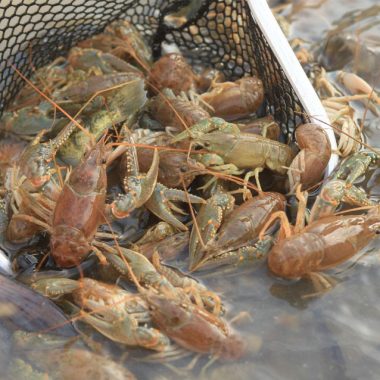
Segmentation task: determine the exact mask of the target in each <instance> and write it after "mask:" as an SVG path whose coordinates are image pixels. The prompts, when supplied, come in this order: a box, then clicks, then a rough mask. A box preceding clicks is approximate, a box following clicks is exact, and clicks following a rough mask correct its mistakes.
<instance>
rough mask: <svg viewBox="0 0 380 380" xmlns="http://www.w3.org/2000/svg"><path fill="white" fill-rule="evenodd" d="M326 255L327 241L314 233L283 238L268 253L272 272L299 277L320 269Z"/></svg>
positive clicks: (289, 276)
mask: <svg viewBox="0 0 380 380" xmlns="http://www.w3.org/2000/svg"><path fill="white" fill-rule="evenodd" d="M324 256H325V243H324V241H323V239H322V238H321V237H319V236H318V235H316V234H313V233H308V232H306V233H303V234H300V235H294V236H292V237H290V238H287V239H284V240H281V241H280V242H279V243H278V244H277V245H275V246H274V247H273V249H272V250H271V252H270V253H269V255H268V266H269V269H270V270H271V272H272V273H273V274H275V275H277V276H280V277H283V278H290V279H291V278H299V277H303V276H305V275H307V274H309V273H312V272H315V271H317V270H318V269H319V264H320V263H321V262H322V260H323V258H324Z"/></svg>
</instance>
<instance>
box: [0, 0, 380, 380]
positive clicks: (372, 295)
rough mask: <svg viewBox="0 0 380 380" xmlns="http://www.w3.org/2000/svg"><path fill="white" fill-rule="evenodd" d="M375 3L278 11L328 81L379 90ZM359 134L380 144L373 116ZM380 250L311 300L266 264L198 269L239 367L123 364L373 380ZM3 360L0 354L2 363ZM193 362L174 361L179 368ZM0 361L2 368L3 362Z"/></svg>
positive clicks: (308, 4) (372, 184)
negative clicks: (355, 76) (235, 342)
mask: <svg viewBox="0 0 380 380" xmlns="http://www.w3.org/2000/svg"><path fill="white" fill-rule="evenodd" d="M272 3H273V4H274V3H276V2H275V1H273V2H272ZM277 3H281V2H277ZM318 3H320V4H319V5H318V6H316V5H317V4H318ZM377 4H378V0H361V1H357V0H327V1H316V0H315V1H306V0H305V1H303V0H298V1H294V2H293V5H292V6H288V7H285V9H284V11H283V14H284V15H286V16H287V17H289V19H290V20H291V30H290V37H291V38H293V37H298V38H301V39H303V40H306V41H307V46H309V48H310V49H312V50H313V51H315V52H316V54H317V55H318V59H319V61H320V62H323V63H324V64H325V65H326V66H327V67H329V68H330V70H331V71H332V72H331V74H330V77H331V78H334V71H333V70H341V69H347V70H349V71H352V70H354V71H355V72H358V73H359V74H360V75H362V76H363V77H365V78H366V79H367V80H368V81H369V83H370V84H371V85H373V86H375V87H376V88H378V89H379V88H380V79H379V78H380V6H379V5H377ZM314 5H315V6H314ZM359 29H360V30H361V32H360V33H358V32H357V31H358V30H359ZM338 37H339V38H338ZM358 44H359V45H358ZM355 107H356V110H357V115H358V118H361V117H362V115H363V113H364V108H363V106H362V105H361V104H359V103H358V104H356V105H355ZM365 135H366V138H367V142H369V143H370V144H371V145H373V146H379V145H380V143H379V141H380V140H379V138H380V121H379V117H377V116H376V115H373V114H371V113H368V114H367V119H366V121H365ZM367 186H368V190H369V191H370V193H371V195H372V196H373V197H374V198H377V199H378V198H379V197H380V170H377V171H375V172H373V173H371V176H370V178H369V180H368V184H367ZM379 248H380V242H378V243H377V244H376V243H371V244H370V245H369V247H368V248H367V249H366V250H365V251H364V252H361V254H360V255H358V257H356V258H355V259H354V260H352V261H351V262H349V263H347V264H345V265H344V266H343V267H339V268H336V269H334V270H332V271H331V272H330V274H331V276H332V277H333V278H334V279H335V281H336V282H337V285H336V286H335V288H334V289H333V290H332V291H330V292H328V293H326V294H324V295H322V296H317V297H315V296H313V294H312V293H313V292H314V290H313V288H312V286H311V284H310V283H309V282H307V281H300V282H294V283H293V282H288V281H282V280H279V279H277V278H274V277H273V276H271V275H270V274H269V273H268V271H267V267H266V265H265V263H258V264H252V265H251V264H246V265H245V266H244V267H241V268H237V269H236V268H233V269H225V270H220V271H216V272H215V271H214V272H213V273H203V274H201V275H199V278H200V279H202V280H203V281H204V282H205V283H206V284H207V286H209V287H210V288H211V289H213V290H214V291H217V292H220V293H221V295H222V298H223V300H225V302H226V306H227V314H226V318H227V319H232V318H234V317H237V316H239V318H237V320H236V321H235V322H234V326H235V328H236V329H237V330H238V331H239V332H240V333H241V334H242V336H243V337H244V339H245V340H246V343H247V346H248V354H247V355H246V357H245V358H243V359H242V360H240V361H238V362H231V363H229V362H216V363H214V364H212V365H211V366H210V367H209V368H208V369H207V370H206V371H205V373H203V374H201V373H200V370H201V368H202V367H203V366H204V365H205V364H206V363H207V360H208V359H207V358H203V359H201V360H199V361H198V363H197V365H196V366H195V370H194V371H193V372H191V371H189V372H183V373H182V374H181V375H179V374H178V373H176V372H173V371H172V370H170V369H168V368H167V367H165V366H163V365H161V364H154V365H153V364H145V363H142V362H137V361H136V360H135V359H133V357H134V356H136V352H135V351H134V352H133V353H132V354H131V355H130V358H129V359H128V358H127V359H123V361H122V362H123V363H126V365H127V367H129V368H131V369H132V370H133V372H134V373H135V374H136V376H137V377H138V378H140V379H157V380H159V379H160V380H163V379H177V378H179V377H181V378H204V379H220V378H223V379H235V380H238V379H242V380H246V379H247V380H248V379H252V378H254V379H259V380H267V379H268V380H269V379H337V380H343V379H350V380H351V379H366V380H370V379H378V378H379V369H380V302H379V299H380V287H379V286H378V284H379V283H380V255H379ZM0 334H2V330H1V329H0ZM2 341H3V340H2ZM3 351H4V352H8V351H7V350H5V349H3V347H2V346H1V345H0V353H1V352H3ZM4 357H5V354H4V355H0V359H3V358H4ZM190 359H191V358H190ZM190 359H189V358H186V359H183V360H182V361H181V362H180V363H179V364H178V363H177V368H178V367H179V366H185V365H186V364H188V363H189V361H190ZM1 363H2V364H1V366H3V364H4V365H5V363H6V360H4V361H1ZM0 377H1V375H0Z"/></svg>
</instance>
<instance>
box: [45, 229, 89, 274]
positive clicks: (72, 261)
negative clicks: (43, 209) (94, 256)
mask: <svg viewBox="0 0 380 380" xmlns="http://www.w3.org/2000/svg"><path fill="white" fill-rule="evenodd" d="M50 247H51V253H52V255H53V257H54V260H55V262H56V264H57V265H58V266H60V267H62V268H68V267H72V266H74V265H78V264H79V263H80V262H81V261H82V260H83V259H84V258H85V257H86V256H87V255H88V253H89V252H90V251H91V246H90V244H89V243H88V240H87V238H86V237H85V236H84V234H83V232H82V231H80V230H78V229H76V228H73V227H69V226H67V225H59V226H56V227H54V229H53V233H52V236H51V240H50Z"/></svg>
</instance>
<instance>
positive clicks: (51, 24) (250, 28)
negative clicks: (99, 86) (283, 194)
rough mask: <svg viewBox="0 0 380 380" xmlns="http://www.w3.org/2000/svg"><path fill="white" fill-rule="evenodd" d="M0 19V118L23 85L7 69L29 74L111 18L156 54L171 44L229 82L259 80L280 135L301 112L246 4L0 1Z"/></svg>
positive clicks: (233, 0)
mask: <svg viewBox="0 0 380 380" xmlns="http://www.w3.org/2000/svg"><path fill="white" fill-rule="evenodd" d="M0 15H2V16H1V18H0V115H1V113H2V112H3V111H4V109H5V108H6V106H7V104H9V103H10V101H11V100H12V99H13V98H14V97H15V95H16V94H17V92H18V91H19V90H20V88H21V87H22V86H23V84H24V83H23V80H22V79H21V78H20V77H19V76H18V75H17V74H16V73H15V71H14V69H13V68H12V66H11V65H12V64H13V65H15V66H16V67H17V68H18V69H19V70H20V71H22V72H23V73H24V74H25V75H26V76H30V75H31V73H32V72H33V70H35V69H36V68H39V67H41V66H43V65H46V64H47V63H49V62H51V61H52V60H53V59H55V58H56V57H58V56H62V55H63V56H64V55H66V54H67V52H68V50H69V49H70V48H71V47H72V46H75V45H76V44H77V43H78V42H79V41H80V40H83V39H86V38H88V37H90V36H92V35H94V34H97V33H100V32H102V31H103V29H104V28H105V27H106V26H107V25H108V24H109V23H110V22H112V21H114V20H116V19H127V20H129V21H131V22H132V23H133V24H134V26H136V27H137V28H138V30H140V31H141V33H142V34H143V35H144V37H145V38H146V41H147V42H148V43H149V44H150V45H151V46H152V49H153V52H154V55H155V57H158V56H160V54H161V50H162V46H163V44H165V43H167V44H176V45H177V46H178V47H179V49H180V50H181V51H182V52H183V54H184V55H185V56H186V57H187V58H188V59H189V60H190V61H191V62H192V63H194V64H197V63H201V64H203V65H205V66H211V67H215V68H217V69H219V70H221V71H223V73H224V74H225V75H226V77H227V78H229V79H236V78H238V77H241V76H243V75H246V74H256V75H258V76H259V77H260V78H261V79H262V80H263V82H264V86H265V90H266V101H267V103H266V111H267V113H271V114H273V115H274V117H275V119H276V120H277V121H278V122H279V123H281V125H282V126H283V127H285V128H286V129H287V131H289V130H291V129H292V128H293V127H294V125H295V124H296V123H298V120H297V118H298V116H297V115H299V114H300V112H303V107H302V105H301V103H300V101H299V99H298V97H297V95H296V94H295V92H294V90H293V88H292V86H291V84H290V83H289V81H288V79H287V77H286V75H285V74H284V72H283V70H282V68H281V65H280V64H279V62H278V61H277V59H276V56H275V55H274V54H273V52H272V50H271V48H270V47H269V45H268V42H267V41H266V39H265V37H264V35H263V34H262V32H261V30H260V28H259V26H258V25H257V23H256V22H255V21H254V20H253V18H252V16H251V12H250V9H249V6H248V3H247V2H246V1H245V0H112V1H111V0H106V1H99V0H0Z"/></svg>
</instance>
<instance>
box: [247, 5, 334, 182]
mask: <svg viewBox="0 0 380 380" xmlns="http://www.w3.org/2000/svg"><path fill="white" fill-rule="evenodd" d="M247 2H248V4H249V7H250V9H251V13H252V17H253V19H254V20H255V22H256V23H257V24H258V25H259V27H260V29H261V31H262V33H263V34H264V36H265V38H266V40H267V42H268V44H269V46H270V47H271V49H272V51H273V53H274V54H275V56H276V57H277V59H278V62H279V63H280V65H281V67H282V69H283V70H284V73H285V75H286V76H287V78H288V80H289V82H290V84H291V85H292V87H293V90H294V92H295V93H296V94H297V96H298V98H299V100H300V102H301V103H302V105H303V107H304V109H305V111H306V112H307V114H308V116H309V117H310V119H311V121H312V122H313V123H315V124H318V125H320V126H321V127H322V128H323V129H324V130H325V131H326V133H327V136H328V138H329V140H330V144H331V149H332V151H336V150H337V145H336V139H335V135H334V131H333V129H332V128H331V126H330V120H329V118H328V116H327V113H326V111H325V109H324V107H323V105H322V103H321V101H320V99H319V97H318V95H317V93H316V92H315V90H314V88H313V86H312V84H311V83H310V81H309V78H308V77H307V76H306V74H305V72H304V70H303V68H302V66H301V64H300V63H299V61H298V59H297V57H296V56H295V54H294V52H293V50H292V48H291V46H290V45H289V42H288V40H287V39H286V37H285V35H284V34H283V32H282V30H281V28H280V26H279V25H278V23H277V21H276V19H275V17H274V16H273V14H272V11H271V10H270V8H269V7H268V4H267V2H266V0H247ZM337 164H338V155H337V154H335V153H333V154H332V155H331V158H330V161H329V163H328V165H327V168H326V172H325V176H326V177H327V176H329V175H330V174H331V172H332V171H333V170H334V168H335V167H336V165H337Z"/></svg>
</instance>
